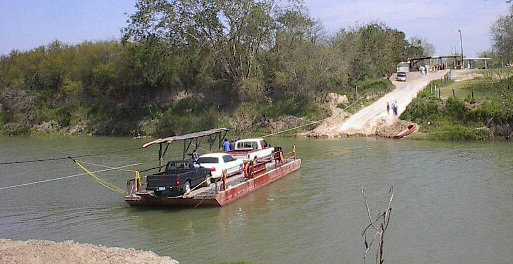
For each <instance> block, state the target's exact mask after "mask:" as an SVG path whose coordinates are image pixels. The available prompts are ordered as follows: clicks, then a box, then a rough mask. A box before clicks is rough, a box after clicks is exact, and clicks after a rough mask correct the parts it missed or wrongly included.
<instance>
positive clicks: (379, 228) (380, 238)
mask: <svg viewBox="0 0 513 264" xmlns="http://www.w3.org/2000/svg"><path fill="white" fill-rule="evenodd" d="M388 193H389V194H390V199H389V200H388V207H387V208H386V210H385V211H383V212H382V213H380V214H379V215H378V216H377V217H376V218H375V219H374V220H372V217H371V213H370V209H369V203H368V201H367V196H365V189H364V188H363V187H362V195H363V199H364V200H365V207H366V208H367V216H368V217H369V224H368V225H367V226H366V227H365V229H363V231H362V236H363V237H364V239H365V240H364V243H365V254H364V255H363V263H364V264H365V261H366V260H367V254H368V253H369V251H370V250H371V248H372V245H373V244H374V242H376V241H377V242H378V245H377V249H376V263H379V264H383V263H384V260H383V242H384V240H385V231H386V230H387V228H388V224H389V223H390V215H391V213H392V200H393V199H394V187H393V186H392V187H391V188H390V190H389V191H388ZM371 228H372V229H371ZM369 230H374V231H375V233H374V236H373V238H372V240H371V241H370V242H367V232H368V231H369ZM378 259H379V262H378Z"/></svg>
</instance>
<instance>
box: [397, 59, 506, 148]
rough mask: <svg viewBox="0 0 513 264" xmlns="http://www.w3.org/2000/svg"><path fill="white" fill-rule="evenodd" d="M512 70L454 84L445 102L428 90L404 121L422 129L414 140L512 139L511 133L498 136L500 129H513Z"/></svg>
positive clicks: (446, 92)
mask: <svg viewBox="0 0 513 264" xmlns="http://www.w3.org/2000/svg"><path fill="white" fill-rule="evenodd" d="M508 70H509V71H505V70H504V69H500V70H499V71H500V74H497V73H495V72H494V71H495V70H490V71H485V72H481V73H480V74H479V76H480V77H477V78H475V79H473V80H467V81H461V82H450V83H448V85H447V86H445V87H443V88H442V93H441V94H442V96H441V98H438V97H437V96H435V95H433V94H432V93H431V92H432V91H431V90H430V89H429V87H428V88H426V89H424V90H423V91H422V92H421V93H420V94H419V95H418V97H417V98H415V99H414V100H413V102H412V103H411V104H410V105H409V106H408V108H407V110H406V112H405V113H403V115H401V119H404V120H409V121H413V122H416V123H419V124H420V125H421V128H420V131H419V133H418V134H417V135H415V136H413V137H412V138H417V139H431V140H485V139H489V138H491V137H493V136H496V137H499V138H508V137H509V135H508V134H507V133H508V132H494V129H495V128H497V127H501V126H509V127H511V126H513V70H511V69H508ZM508 72H509V73H510V74H506V73H508ZM497 76H500V77H497ZM437 87H440V86H437ZM453 89H454V94H455V95H456V96H453V92H452V91H453ZM500 133H506V134H500Z"/></svg>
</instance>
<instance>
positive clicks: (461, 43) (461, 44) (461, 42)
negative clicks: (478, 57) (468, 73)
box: [458, 29, 464, 69]
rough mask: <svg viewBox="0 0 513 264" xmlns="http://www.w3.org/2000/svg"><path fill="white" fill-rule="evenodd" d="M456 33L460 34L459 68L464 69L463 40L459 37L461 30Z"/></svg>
mask: <svg viewBox="0 0 513 264" xmlns="http://www.w3.org/2000/svg"><path fill="white" fill-rule="evenodd" d="M458 32H460V46H461V68H462V69H463V68H464V65H463V38H462V37H461V30H460V29H458Z"/></svg>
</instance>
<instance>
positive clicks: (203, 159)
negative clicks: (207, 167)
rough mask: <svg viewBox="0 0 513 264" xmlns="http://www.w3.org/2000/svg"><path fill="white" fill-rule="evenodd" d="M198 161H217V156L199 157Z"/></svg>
mask: <svg viewBox="0 0 513 264" xmlns="http://www.w3.org/2000/svg"><path fill="white" fill-rule="evenodd" d="M198 163H219V158H216V157H200V158H199V160H198Z"/></svg>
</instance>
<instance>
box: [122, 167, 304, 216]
mask: <svg viewBox="0 0 513 264" xmlns="http://www.w3.org/2000/svg"><path fill="white" fill-rule="evenodd" d="M300 167H301V159H295V158H290V159H286V160H285V162H283V163H275V162H269V163H266V164H265V169H264V168H262V170H260V171H259V172H257V173H255V175H253V176H252V177H251V178H246V177H244V175H243V174H237V175H235V176H232V177H229V178H227V179H226V186H223V184H222V183H221V182H216V183H215V184H214V183H212V184H211V185H210V186H208V187H201V188H198V189H196V190H193V191H191V192H190V193H187V194H184V195H183V196H179V197H162V196H155V195H154V194H153V193H152V192H148V191H135V192H130V193H129V194H128V195H127V196H125V201H126V202H127V203H128V204H129V205H131V206H137V207H149V206H165V207H199V206H202V207H219V206H224V205H227V204H229V203H231V202H233V201H235V200H237V199H239V198H241V197H244V196H246V195H248V194H249V193H252V192H254V191H256V190H258V189H259V188H261V187H264V186H266V185H268V184H270V183H272V182H274V181H276V180H278V179H280V178H282V177H284V176H286V175H288V174H290V173H292V172H294V171H296V170H298V169H299V168H300Z"/></svg>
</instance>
